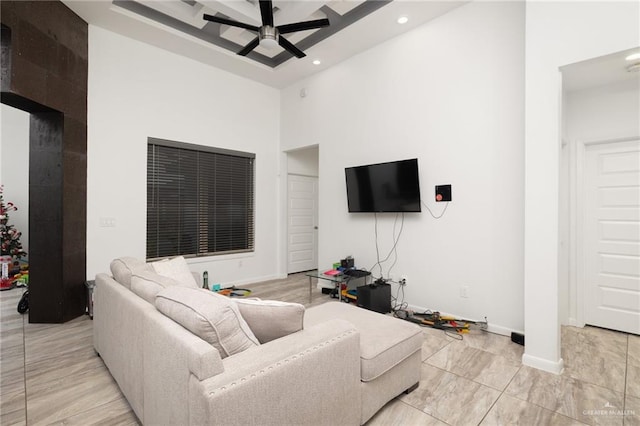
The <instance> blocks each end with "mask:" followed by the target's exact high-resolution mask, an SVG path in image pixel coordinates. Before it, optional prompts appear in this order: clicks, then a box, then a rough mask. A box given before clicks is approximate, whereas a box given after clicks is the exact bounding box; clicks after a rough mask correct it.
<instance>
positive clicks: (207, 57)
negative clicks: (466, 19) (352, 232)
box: [63, 0, 466, 88]
mask: <svg viewBox="0 0 640 426" xmlns="http://www.w3.org/2000/svg"><path fill="white" fill-rule="evenodd" d="M63 2H64V3H65V4H66V5H67V6H68V7H69V8H70V9H72V10H73V11H74V12H75V13H77V14H78V15H79V16H80V17H81V18H83V19H84V20H85V21H87V22H88V23H89V24H91V25H96V26H98V27H102V28H105V29H107V30H110V31H113V32H116V33H119V34H122V35H124V36H127V37H131V38H133V39H136V40H139V41H142V42H145V43H148V44H151V45H154V46H157V47H160V48H163V49H166V50H169V51H172V52H174V53H177V54H180V55H183V56H186V57H189V58H192V59H195V60H197V61H200V62H203V63H205V64H209V65H213V66H216V67H218V68H221V69H223V70H226V71H229V72H232V73H234V74H237V75H240V76H243V77H247V78H250V79H252V80H255V81H258V82H261V83H264V84H267V85H269V86H273V87H277V88H283V87H286V86H288V85H290V84H292V83H294V82H296V81H298V80H300V79H303V78H305V77H308V76H310V75H312V74H314V73H316V72H318V71H320V70H323V69H326V68H328V67H330V66H332V65H335V64H337V63H339V62H341V61H343V60H345V59H347V58H349V57H352V56H354V55H357V54H358V53H360V52H362V51H365V50H367V49H369V48H371V47H373V46H375V45H377V44H380V43H382V42H384V41H386V40H388V39H390V38H393V37H395V36H397V35H399V34H401V33H404V32H406V31H409V30H411V29H413V28H415V27H416V26H419V25H422V24H424V23H426V22H428V21H430V20H432V19H434V18H437V17H438V16H440V15H443V14H445V13H447V12H449V11H450V10H452V9H454V8H456V7H459V6H461V5H462V4H464V3H466V1H430V0H395V1H392V0H330V1H326V0H325V1H314V0H294V1H291V0H289V1H280V0H274V1H273V6H274V9H273V10H274V24H275V25H283V24H290V23H295V22H300V21H309V20H315V19H323V18H327V19H329V22H330V25H329V26H328V27H325V28H320V29H316V30H308V31H300V32H296V33H291V34H287V35H286V39H287V40H288V41H289V42H291V43H293V44H294V45H296V47H298V48H299V49H301V50H303V51H304V52H305V53H306V54H307V56H306V57H304V58H301V59H298V58H296V57H294V56H292V55H291V54H290V53H289V52H287V51H285V50H284V49H282V48H281V47H280V46H276V47H273V48H271V49H268V48H266V47H263V46H258V47H257V48H256V49H255V50H254V51H253V52H251V53H249V54H248V55H247V56H246V57H245V56H238V55H237V54H236V53H237V52H238V51H240V50H241V49H242V48H243V46H245V45H246V44H248V43H249V42H251V40H253V39H254V38H255V37H256V33H255V32H252V31H249V30H245V29H242V28H237V27H232V26H228V25H224V24H218V23H214V22H209V21H207V20H205V19H203V18H202V16H203V14H209V15H214V16H219V17H222V18H227V19H231V20H234V21H239V22H243V23H246V24H250V25H253V26H260V25H261V18H260V7H259V4H258V1H257V0H168V1H159V0H113V1H109V0H93V1H76V0H63ZM401 16H403V17H406V18H408V20H407V22H406V23H405V24H399V23H398V22H397V21H398V18H399V17H401ZM314 62H315V63H314ZM318 62H319V63H318Z"/></svg>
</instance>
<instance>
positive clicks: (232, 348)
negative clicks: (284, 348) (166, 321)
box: [156, 287, 260, 358]
mask: <svg viewBox="0 0 640 426" xmlns="http://www.w3.org/2000/svg"><path fill="white" fill-rule="evenodd" d="M156 308H158V310H159V311H160V312H162V313H163V314H164V315H166V316H168V317H169V318H171V319H172V320H174V321H175V322H177V323H178V324H180V325H182V326H183V327H184V328H186V329H187V330H189V331H190V332H192V333H193V334H195V335H196V336H198V337H200V338H201V339H202V340H204V341H206V342H208V343H210V344H211V345H213V346H214V347H215V348H216V349H218V351H219V352H220V356H221V357H222V358H225V357H227V356H230V355H233V354H236V353H239V352H242V351H244V350H246V349H249V348H251V347H253V346H258V345H260V342H259V341H258V339H256V336H255V335H254V334H253V333H252V332H251V329H250V328H249V326H248V325H247V323H246V321H245V320H244V319H243V318H242V315H241V314H240V311H239V310H238V307H237V306H236V304H235V303H233V301H232V300H230V299H229V298H228V297H225V296H221V295H219V294H216V293H214V292H212V291H208V290H205V289H201V288H191V287H169V288H165V289H164V290H162V291H160V292H159V293H158V295H157V296H156Z"/></svg>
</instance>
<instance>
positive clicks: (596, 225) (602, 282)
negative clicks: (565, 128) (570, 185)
mask: <svg viewBox="0 0 640 426" xmlns="http://www.w3.org/2000/svg"><path fill="white" fill-rule="evenodd" d="M583 182H584V186H583V191H584V192H583V197H584V198H583V199H584V207H585V209H584V216H583V218H584V219H583V220H584V223H583V230H584V234H583V242H584V244H583V259H584V275H583V277H584V283H583V284H584V289H585V322H586V323H587V324H591V325H596V326H600V327H606V328H610V329H614V330H620V331H625V332H629V333H635V334H640V141H637V140H636V141H629V142H616V143H608V144H598V145H592V146H587V148H586V152H585V163H584V171H583Z"/></svg>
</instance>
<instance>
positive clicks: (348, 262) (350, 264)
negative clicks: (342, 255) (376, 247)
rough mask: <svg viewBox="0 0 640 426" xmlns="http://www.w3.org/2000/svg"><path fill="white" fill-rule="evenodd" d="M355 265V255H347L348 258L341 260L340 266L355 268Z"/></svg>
mask: <svg viewBox="0 0 640 426" xmlns="http://www.w3.org/2000/svg"><path fill="white" fill-rule="evenodd" d="M354 265H355V262H354V260H353V257H347V258H346V259H341V260H340V266H341V267H343V268H344V269H350V268H353V267H354Z"/></svg>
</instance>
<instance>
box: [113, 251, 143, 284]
mask: <svg viewBox="0 0 640 426" xmlns="http://www.w3.org/2000/svg"><path fill="white" fill-rule="evenodd" d="M110 267H111V274H112V275H113V278H114V279H115V280H116V281H117V282H119V283H120V284H122V285H123V286H125V287H126V288H128V289H131V276H132V275H133V274H134V273H136V272H142V271H150V272H153V267H151V265H149V264H148V263H147V262H145V261H144V260H140V259H136V258H135V257H128V256H125V257H119V258H117V259H114V260H113V261H112V262H111V265H110Z"/></svg>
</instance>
